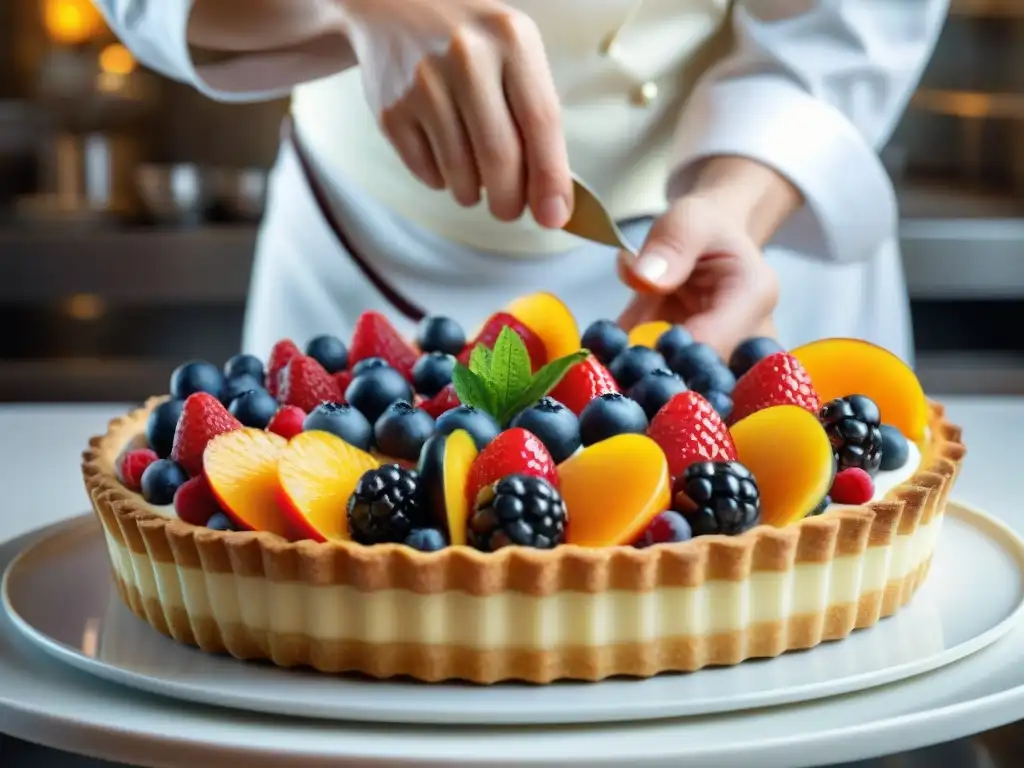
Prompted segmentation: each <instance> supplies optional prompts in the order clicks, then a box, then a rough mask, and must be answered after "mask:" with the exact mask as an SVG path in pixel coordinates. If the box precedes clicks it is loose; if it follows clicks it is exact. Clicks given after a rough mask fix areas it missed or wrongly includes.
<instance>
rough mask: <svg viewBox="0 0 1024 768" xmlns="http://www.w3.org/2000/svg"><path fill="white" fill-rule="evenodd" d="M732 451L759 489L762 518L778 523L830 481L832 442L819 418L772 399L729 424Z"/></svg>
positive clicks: (811, 503)
mask: <svg viewBox="0 0 1024 768" xmlns="http://www.w3.org/2000/svg"><path fill="white" fill-rule="evenodd" d="M729 432H730V433H731V434H732V439H733V442H734V443H735V445H736V454H737V456H738V458H739V461H740V463H741V464H743V466H745V467H746V468H747V469H749V470H750V471H751V472H752V473H753V474H754V479H755V480H756V481H757V487H758V490H760V492H761V522H762V523H764V524H766V525H774V526H776V527H782V526H784V525H789V524H790V523H793V522H796V521H797V520H800V519H801V518H803V517H805V516H806V515H807V514H808V513H809V512H811V511H812V510H813V509H814V508H815V507H816V506H817V505H818V504H819V503H820V502H821V500H822V498H824V496H825V494H827V493H828V490H829V487H830V486H831V485H832V469H833V464H832V445H831V444H830V443H829V441H828V435H827V434H826V433H825V428H824V427H822V426H821V423H820V422H819V421H818V418H817V417H816V416H815V415H814V414H813V413H810V412H809V411H805V410H804V409H803V408H800V407H799V406H796V405H776V406H773V407H771V408H765V409H764V410H762V411H757V412H756V413H752V414H751V415H750V416H747V417H746V418H745V419H742V420H741V421H738V422H736V423H735V424H733V425H732V427H730V429H729Z"/></svg>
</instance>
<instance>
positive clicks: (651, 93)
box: [630, 80, 658, 107]
mask: <svg viewBox="0 0 1024 768" xmlns="http://www.w3.org/2000/svg"><path fill="white" fill-rule="evenodd" d="M657 98H658V84H657V83H655V82H654V81H652V80H648V81H647V82H646V83H642V84H641V85H638V86H637V87H636V88H634V89H633V91H632V93H631V94H630V101H632V102H633V104H634V105H635V106H638V107H649V106H651V104H653V103H654V102H655V100H656V99H657Z"/></svg>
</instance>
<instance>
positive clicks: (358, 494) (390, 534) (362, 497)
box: [348, 464, 426, 544]
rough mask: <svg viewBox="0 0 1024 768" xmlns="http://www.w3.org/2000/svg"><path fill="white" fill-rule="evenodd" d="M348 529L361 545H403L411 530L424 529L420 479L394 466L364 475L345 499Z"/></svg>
mask: <svg viewBox="0 0 1024 768" xmlns="http://www.w3.org/2000/svg"><path fill="white" fill-rule="evenodd" d="M348 527H349V531H351V533H352V538H353V539H354V540H355V541H357V542H359V543H360V544H384V543H386V542H403V541H405V539H406V538H407V537H408V536H409V533H410V532H411V531H412V530H413V529H414V528H423V527H426V514H425V512H424V511H423V507H422V506H421V505H420V493H419V476H418V475H417V474H416V473H415V472H413V471H412V470H411V469H405V468H404V467H400V466H398V465H397V464H385V465H384V466H382V467H378V468H377V469H371V470H369V471H367V472H366V473H364V474H363V476H362V477H361V478H359V482H358V483H357V484H356V490H355V492H354V493H353V494H352V497H351V498H350V499H349V500H348Z"/></svg>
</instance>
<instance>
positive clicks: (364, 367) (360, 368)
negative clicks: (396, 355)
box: [352, 357, 391, 377]
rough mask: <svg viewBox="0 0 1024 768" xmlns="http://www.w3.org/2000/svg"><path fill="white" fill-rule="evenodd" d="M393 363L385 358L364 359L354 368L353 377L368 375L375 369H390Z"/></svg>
mask: <svg viewBox="0 0 1024 768" xmlns="http://www.w3.org/2000/svg"><path fill="white" fill-rule="evenodd" d="M390 367H391V363H389V362H388V361H387V360H385V359H384V358H383V357H364V358H363V359H362V360H360V361H359V362H358V363H356V364H355V365H353V366H352V376H353V377H355V376H358V375H359V374H361V373H366V372H367V371H369V370H371V369H373V368H390Z"/></svg>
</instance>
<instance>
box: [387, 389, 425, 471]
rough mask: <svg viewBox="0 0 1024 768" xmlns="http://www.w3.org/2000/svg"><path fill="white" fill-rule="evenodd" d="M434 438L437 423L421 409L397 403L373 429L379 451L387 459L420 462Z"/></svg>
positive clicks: (394, 403) (404, 403) (389, 408)
mask: <svg viewBox="0 0 1024 768" xmlns="http://www.w3.org/2000/svg"><path fill="white" fill-rule="evenodd" d="M433 434H434V419H433V417H431V415H430V414H429V413H427V412H426V411H424V410H422V409H421V408H414V407H413V406H411V405H410V404H409V403H407V402H406V401H405V400H397V401H395V402H393V403H392V404H391V405H389V406H388V407H387V410H385V411H384V413H383V414H381V417H380V418H379V419H377V423H376V424H374V425H373V435H374V438H375V441H376V444H377V450H378V451H380V452H381V453H383V454H384V455H385V456H390V457H391V458H393V459H404V460H405V461H417V460H418V459H419V457H420V451H421V450H422V449H423V444H424V443H425V442H427V440H429V439H430V438H431V436H432V435H433Z"/></svg>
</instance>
